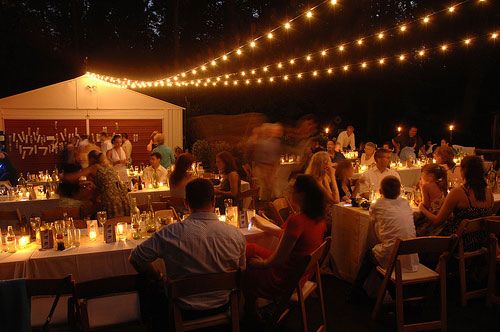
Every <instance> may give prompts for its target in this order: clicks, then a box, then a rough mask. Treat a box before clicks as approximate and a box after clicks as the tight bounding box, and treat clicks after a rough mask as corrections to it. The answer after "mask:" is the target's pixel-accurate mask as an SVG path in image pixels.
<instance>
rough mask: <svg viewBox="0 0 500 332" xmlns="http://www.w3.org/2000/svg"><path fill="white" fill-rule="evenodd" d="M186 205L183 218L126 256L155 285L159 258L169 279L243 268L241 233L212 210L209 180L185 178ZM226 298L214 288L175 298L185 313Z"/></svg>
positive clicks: (208, 307)
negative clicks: (155, 262)
mask: <svg viewBox="0 0 500 332" xmlns="http://www.w3.org/2000/svg"><path fill="white" fill-rule="evenodd" d="M186 203H187V205H188V207H189V210H190V212H191V214H190V215H189V217H188V218H187V219H186V220H184V221H183V222H181V223H174V224H170V225H168V226H165V227H164V228H162V229H161V230H160V231H158V232H156V233H154V234H153V236H152V237H150V238H149V239H147V240H146V241H144V242H143V243H141V244H139V245H138V246H137V247H136V248H135V249H134V250H133V251H132V253H131V254H130V258H129V260H130V263H131V264H132V265H133V266H134V268H135V269H136V270H137V271H138V272H139V273H140V274H142V275H145V276H146V277H148V278H149V279H150V280H153V281H157V282H160V283H161V282H163V278H164V277H163V275H162V274H161V273H160V272H159V271H158V270H157V269H156V268H155V267H154V266H153V264H152V263H153V262H154V261H155V260H156V259H158V258H161V259H163V261H164V262H165V266H166V267H167V275H168V278H169V279H179V278H185V277H189V276H194V275H200V274H208V273H221V272H228V271H234V270H238V269H244V268H245V266H246V262H245V248H246V241H245V237H244V236H243V234H242V233H241V232H240V230H239V229H238V228H236V227H234V226H231V225H228V224H226V223H223V222H220V221H219V218H218V217H217V215H216V214H215V213H214V204H215V196H214V187H213V185H212V183H211V182H210V181H209V180H206V179H195V180H192V181H190V182H189V183H188V184H187V185H186ZM228 299H229V294H228V293H227V292H225V291H222V292H220V291H219V292H213V293H206V294H200V295H192V296H189V297H185V298H182V299H179V306H180V307H181V309H183V310H187V311H188V312H192V311H196V312H198V311H204V310H214V309H218V308H223V307H224V306H225V305H226V304H227V302H228ZM164 310H165V311H163V316H165V313H166V312H167V309H166V308H164ZM158 318H159V319H161V317H158Z"/></svg>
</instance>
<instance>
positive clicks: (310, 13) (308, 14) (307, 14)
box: [306, 10, 313, 18]
mask: <svg viewBox="0 0 500 332" xmlns="http://www.w3.org/2000/svg"><path fill="white" fill-rule="evenodd" d="M306 17H307V18H312V17H313V13H312V11H310V10H308V11H307V13H306Z"/></svg>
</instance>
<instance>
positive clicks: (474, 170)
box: [460, 156, 487, 201]
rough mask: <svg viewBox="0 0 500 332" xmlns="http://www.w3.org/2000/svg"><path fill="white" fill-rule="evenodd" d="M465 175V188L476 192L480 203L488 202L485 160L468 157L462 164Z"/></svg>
mask: <svg viewBox="0 0 500 332" xmlns="http://www.w3.org/2000/svg"><path fill="white" fill-rule="evenodd" d="M460 168H461V169H462V172H463V175H464V182H465V184H464V185H465V187H467V188H469V189H471V190H472V191H473V192H474V197H475V198H476V199H477V200H478V201H485V200H486V186H487V183H486V179H485V174H484V173H485V172H484V165H483V160H482V159H481V158H479V157H478V156H466V157H464V159H462V162H461V163H460Z"/></svg>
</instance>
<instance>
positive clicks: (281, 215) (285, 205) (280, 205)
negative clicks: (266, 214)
mask: <svg viewBox="0 0 500 332" xmlns="http://www.w3.org/2000/svg"><path fill="white" fill-rule="evenodd" d="M269 209H270V210H271V211H272V214H273V220H276V222H278V226H281V225H283V223H284V222H285V221H286V220H287V219H288V217H289V216H290V215H291V214H293V213H295V211H294V210H293V207H292V205H291V204H290V201H289V200H288V199H287V198H285V197H281V198H277V199H275V200H274V201H272V202H269Z"/></svg>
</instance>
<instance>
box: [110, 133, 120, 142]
mask: <svg viewBox="0 0 500 332" xmlns="http://www.w3.org/2000/svg"><path fill="white" fill-rule="evenodd" d="M119 138H122V135H120V134H116V135H113V138H112V139H111V143H112V144H115V141H116V140H117V139H119Z"/></svg>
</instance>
